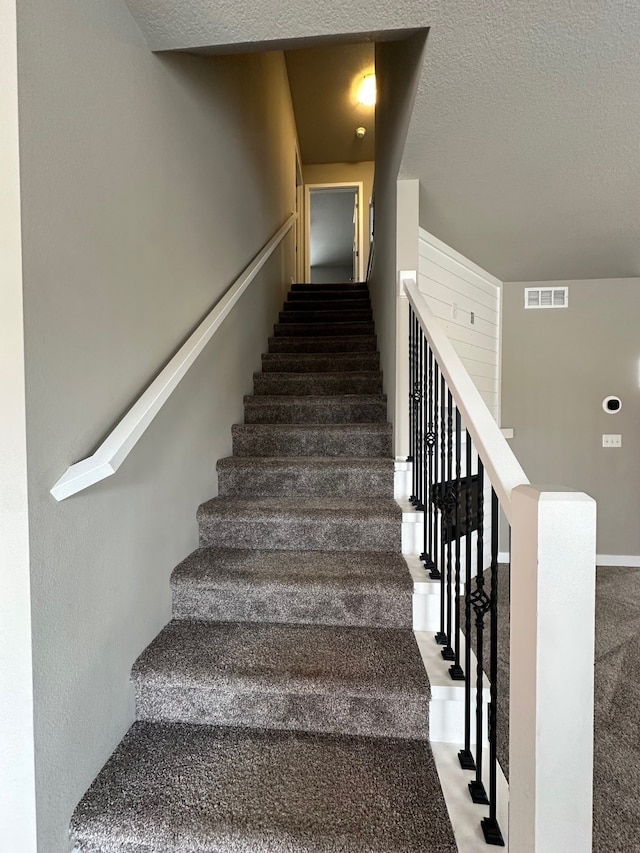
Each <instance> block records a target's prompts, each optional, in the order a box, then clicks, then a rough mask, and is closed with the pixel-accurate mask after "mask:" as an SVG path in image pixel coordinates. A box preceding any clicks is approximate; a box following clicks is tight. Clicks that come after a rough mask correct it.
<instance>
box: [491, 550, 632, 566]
mask: <svg viewBox="0 0 640 853" xmlns="http://www.w3.org/2000/svg"><path fill="white" fill-rule="evenodd" d="M509 559H510V555H509V552H508V551H499V552H498V562H499V563H508V562H509ZM596 566H603V567H613V568H618V567H619V568H621V569H640V554H596Z"/></svg>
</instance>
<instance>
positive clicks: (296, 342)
mask: <svg viewBox="0 0 640 853" xmlns="http://www.w3.org/2000/svg"><path fill="white" fill-rule="evenodd" d="M377 346H378V344H377V338H376V336H375V335H349V334H348V333H347V334H344V335H340V336H335V337H334V336H331V335H324V336H321V337H314V336H313V335H305V336H303V337H294V336H288V337H286V336H284V337H271V338H269V352H376V348H377Z"/></svg>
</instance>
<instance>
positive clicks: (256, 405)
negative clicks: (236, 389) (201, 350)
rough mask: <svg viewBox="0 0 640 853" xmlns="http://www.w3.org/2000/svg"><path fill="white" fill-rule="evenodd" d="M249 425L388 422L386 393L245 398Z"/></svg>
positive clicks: (260, 395)
mask: <svg viewBox="0 0 640 853" xmlns="http://www.w3.org/2000/svg"><path fill="white" fill-rule="evenodd" d="M244 421H245V423H246V424H362V423H386V422H387V398H386V395H384V394H337V395H330V394H318V395H310V394H309V395H306V396H302V395H298V394H288V395H282V394H259V395H258V396H252V395H251V396H249V395H248V396H246V397H245V398H244Z"/></svg>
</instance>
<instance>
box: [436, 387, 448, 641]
mask: <svg viewBox="0 0 640 853" xmlns="http://www.w3.org/2000/svg"><path fill="white" fill-rule="evenodd" d="M438 384H439V389H440V390H439V397H440V408H439V415H440V468H439V472H438V474H439V476H438V484H437V494H436V503H437V507H438V511H439V513H440V524H439V528H440V543H439V544H440V548H439V560H438V562H439V565H440V574H442V575H444V574H445V566H446V561H445V540H446V530H445V517H446V516H445V508H444V494H445V486H446V483H445V476H446V474H445V472H446V470H447V426H446V422H445V411H444V407H445V391H446V385H445V381H444V376H443V375H442V372H440V382H439V383H438ZM446 611H447V589H446V583H445V578H444V577H443V578H442V583H441V584H440V631H439V632H438V633H437V634H436V643H439V644H440V645H441V646H447V645H448V644H449V638H448V636H447V623H446Z"/></svg>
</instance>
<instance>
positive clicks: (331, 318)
mask: <svg viewBox="0 0 640 853" xmlns="http://www.w3.org/2000/svg"><path fill="white" fill-rule="evenodd" d="M372 320H373V314H372V312H371V308H356V309H352V310H346V309H343V308H340V309H331V308H325V309H323V310H320V311H308V310H306V309H305V310H302V309H299V310H295V311H294V310H290V311H281V312H280V314H279V321H280V323H322V324H325V323H366V322H370V321H372Z"/></svg>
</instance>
